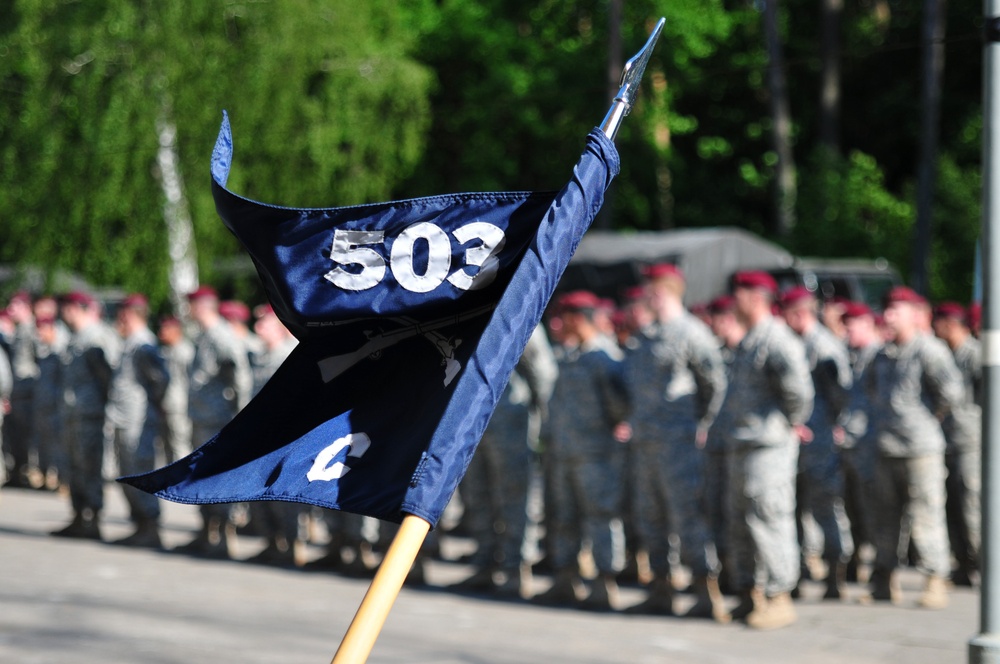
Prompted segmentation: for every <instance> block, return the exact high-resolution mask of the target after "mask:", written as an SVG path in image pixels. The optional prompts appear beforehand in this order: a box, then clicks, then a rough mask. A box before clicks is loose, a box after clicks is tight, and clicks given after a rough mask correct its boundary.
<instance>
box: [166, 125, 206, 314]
mask: <svg viewBox="0 0 1000 664" xmlns="http://www.w3.org/2000/svg"><path fill="white" fill-rule="evenodd" d="M164 106H165V107H164V110H163V112H162V114H161V115H160V117H159V118H158V119H157V122H156V131H157V135H158V138H159V143H160V148H159V151H158V152H157V155H156V162H157V164H158V166H159V171H160V186H161V187H162V189H163V220H164V221H165V222H166V224H167V242H168V246H169V251H170V299H171V301H172V302H173V305H174V310H175V311H176V312H177V313H178V314H182V315H183V314H185V313H186V311H187V298H186V295H187V294H188V293H190V292H192V291H193V290H195V289H196V288H197V287H198V260H197V251H196V249H195V241H194V227H193V226H192V224H191V212H190V209H189V208H188V203H187V198H185V196H184V181H183V179H182V177H181V172H180V164H179V159H178V156H177V145H176V140H177V126H176V125H175V124H174V123H173V121H172V119H171V117H170V111H169V108H168V107H167V105H164Z"/></svg>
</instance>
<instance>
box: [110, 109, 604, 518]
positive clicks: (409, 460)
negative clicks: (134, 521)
mask: <svg viewBox="0 0 1000 664" xmlns="http://www.w3.org/2000/svg"><path fill="white" fill-rule="evenodd" d="M232 145H233V142H232V133H231V130H230V126H229V119H228V117H226V116H225V115H224V116H223V122H222V128H221V130H220V132H219V137H218V140H217V142H216V145H215V150H214V152H213V154H212V177H213V183H212V191H213V194H214V196H215V202H216V208H217V209H218V212H219V215H220V216H221V217H222V219H223V221H224V222H225V224H226V226H228V227H229V229H230V230H231V231H232V232H233V233H234V234H235V235H236V237H237V238H239V240H240V242H242V243H243V246H244V247H245V248H246V250H247V251H248V252H249V254H250V256H251V258H252V259H253V261H254V264H255V265H256V267H257V271H258V273H259V274H260V278H261V280H262V281H263V283H264V287H265V289H266V291H267V295H268V299H269V300H270V302H271V304H272V306H273V307H274V310H275V312H276V313H277V315H278V316H279V318H280V319H281V320H282V322H283V323H284V324H285V325H286V326H287V327H288V328H289V329H290V330H291V331H292V333H293V334H294V335H295V336H296V337H297V338H298V340H299V342H300V343H299V344H298V347H297V348H296V350H295V351H294V352H293V353H292V354H291V356H289V358H288V359H287V360H286V361H285V363H284V364H283V365H282V366H281V368H280V369H279V370H278V371H277V373H275V375H274V376H273V377H272V378H271V380H270V381H269V382H268V383H267V385H265V386H264V388H263V389H262V390H261V391H260V392H259V393H258V394H257V396H256V397H255V398H254V399H253V401H251V402H250V404H249V405H248V406H247V407H246V408H244V409H243V411H242V412H240V413H239V414H238V415H237V416H236V417H235V418H234V419H233V420H232V421H231V422H230V423H229V424H227V425H226V426H225V428H223V429H222V431H220V432H219V433H218V434H217V435H216V436H215V437H213V438H212V439H211V440H209V441H208V442H206V443H205V444H204V445H202V446H201V447H200V448H198V449H197V450H195V451H194V452H193V453H191V454H190V455H188V456H187V457H185V458H183V459H181V460H179V461H177V462H175V463H173V464H171V465H169V466H166V467H164V468H161V469H159V470H155V471H153V472H151V473H147V474H145V475H138V476H133V477H126V478H122V479H121V481H122V482H125V483H128V484H131V485H132V486H135V487H137V488H139V489H142V490H143V491H147V492H150V493H154V494H156V495H157V496H159V497H161V498H165V499H167V500H171V501H175V502H181V503H192V504H205V503H228V502H242V501H253V500H285V501H294V502H301V503H309V504H313V505H320V506H322V507H328V508H332V509H338V510H344V511H348V512H355V513H358V514H364V515H368V516H373V517H376V518H380V519H386V520H390V521H397V522H398V521H400V520H401V519H402V517H403V516H404V514H413V515H416V516H418V517H420V518H422V519H425V520H426V521H428V522H429V523H430V524H431V525H432V526H433V525H436V523H437V521H438V519H439V518H440V516H441V513H442V512H443V511H444V508H445V505H446V504H447V502H448V500H449V499H450V498H451V495H452V494H453V493H454V491H455V488H456V487H457V486H458V483H459V481H460V480H461V478H462V476H463V475H464V474H465V470H466V467H467V466H468V463H469V460H470V459H471V457H472V454H473V452H474V451H475V448H476V445H477V444H478V443H479V440H480V438H481V437H482V435H483V431H484V430H485V428H486V424H487V422H488V421H489V419H490V416H491V415H492V413H493V409H494V408H495V407H496V404H497V401H498V399H499V398H500V395H501V393H502V392H503V389H504V386H505V385H506V383H507V380H508V378H509V377H510V374H511V371H513V369H514V366H515V364H516V363H517V361H518V358H519V357H520V355H521V352H522V351H523V350H524V346H525V344H526V343H527V340H528V337H529V336H530V335H531V332H532V330H533V329H534V328H535V326H536V325H537V324H538V323H539V321H540V320H541V317H542V313H543V311H544V310H545V307H546V305H547V303H548V301H549V298H550V297H551V296H552V292H553V290H554V289H555V286H556V283H557V282H558V281H559V278H560V276H561V275H562V273H563V271H564V270H565V268H566V265H567V263H568V262H569V259H570V257H571V256H572V255H573V252H574V251H575V250H576V247H577V245H578V244H579V242H580V239H581V238H582V237H583V234H584V232H585V231H586V230H587V228H588V227H589V226H590V224H591V222H592V221H593V219H594V217H595V216H596V214H597V212H598V210H599V209H600V207H601V203H602V202H603V200H604V191H605V189H606V188H607V187H608V185H609V184H610V183H611V180H612V178H613V177H614V176H615V175H616V174H617V173H618V168H619V162H618V153H617V151H616V150H615V146H614V144H613V143H612V142H611V141H610V140H609V139H608V138H607V137H606V136H605V135H604V134H603V133H601V132H600V131H598V130H596V129H595V130H594V131H593V132H591V134H590V135H589V136H588V137H587V145H586V149H585V151H584V153H583V156H582V157H581V158H580V161H579V162H578V163H577V165H576V167H575V168H574V169H573V177H572V179H571V180H570V182H569V183H568V184H567V185H566V186H565V187H564V188H563V189H562V190H561V191H559V192H557V193H552V192H548V193H537V192H501V193H473V194H453V195H446V196H433V197H429V198H417V199H411V200H404V201H393V202H388V203H376V204H371V205H359V206H355V207H341V208H330V209H295V208H286V207H278V206H274V205H267V204H264V203H258V202H256V201H252V200H249V199H246V198H243V197H241V196H238V195H236V194H234V193H233V192H231V191H229V190H228V189H226V181H227V179H228V175H229V169H230V165H231V163H232V155H233V149H232Z"/></svg>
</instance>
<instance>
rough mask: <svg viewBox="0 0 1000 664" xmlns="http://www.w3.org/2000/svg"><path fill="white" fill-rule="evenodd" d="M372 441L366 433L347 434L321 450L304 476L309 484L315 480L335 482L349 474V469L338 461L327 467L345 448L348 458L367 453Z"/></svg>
mask: <svg viewBox="0 0 1000 664" xmlns="http://www.w3.org/2000/svg"><path fill="white" fill-rule="evenodd" d="M371 444H372V441H371V438H369V437H368V434H366V433H349V434H347V435H346V436H344V437H342V438H338V439H337V440H335V441H333V444H332V445H330V446H328V447H325V448H323V451H322V452H320V453H319V454H317V455H316V460H315V461H313V465H312V468H310V469H309V472H308V473H307V474H306V478H307V479H308V480H309V481H310V482H315V481H316V480H326V481H330V480H336V479H340V478H341V477H343V476H344V475H346V474H347V473H349V472H350V470H351V469H350V468H348V467H347V466H345V465H344V462H343V461H338V462H337V463H335V464H333V465H328V464H329V463H330V462H331V461H333V460H334V459H335V458H336V457H337V455H338V454H340V452H341V451H342V450H343V449H344V448H345V447H346V448H349V449H348V451H347V456H348V457H354V458H358V457H360V456H361V455H363V454H364V453H365V452H367V451H368V448H369V447H371Z"/></svg>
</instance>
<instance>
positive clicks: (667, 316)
mask: <svg viewBox="0 0 1000 664" xmlns="http://www.w3.org/2000/svg"><path fill="white" fill-rule="evenodd" d="M647 278H648V284H647V286H646V288H647V293H648V298H649V303H650V309H652V311H653V313H654V321H653V323H652V324H651V325H648V326H646V327H645V328H644V329H642V330H640V331H639V332H638V333H637V334H636V335H635V341H636V346H635V348H631V349H629V352H628V353H627V354H626V356H625V376H626V384H627V385H628V388H629V394H630V402H631V413H630V415H629V419H628V423H629V427H630V429H631V431H630V432H629V433H631V436H630V442H629V445H630V448H631V450H630V451H631V453H632V455H633V461H634V465H633V470H634V473H635V474H634V475H633V476H632V477H631V478H630V480H631V481H630V482H629V484H630V488H631V489H632V491H633V501H634V502H633V505H634V506H635V510H636V524H637V526H638V528H639V530H640V532H641V537H642V540H643V542H645V544H646V546H647V547H648V551H649V563H650V568H651V570H652V572H653V580H652V583H651V584H650V588H649V597H648V598H647V599H646V601H644V602H643V603H641V604H639V605H637V606H635V607H632V608H631V609H630V611H633V612H640V613H657V614H664V615H673V613H674V609H673V586H672V584H671V576H672V575H671V572H672V570H671V565H670V560H669V558H670V542H669V535H670V533H671V531H674V532H676V533H677V536H678V538H679V540H680V554H681V562H682V563H683V564H684V565H686V566H687V567H688V568H689V569H690V570H691V574H692V577H693V582H692V585H693V587H694V589H695V592H696V594H697V602H696V603H695V605H694V607H692V609H691V610H690V611H689V612H688V614H687V615H689V616H691V617H702V618H712V617H714V618H715V619H717V620H723V619H725V618H728V613H726V611H725V608H724V606H723V600H722V593H721V592H720V591H719V585H718V574H719V569H720V565H719V560H718V557H717V555H716V550H715V544H714V543H713V542H712V539H711V535H710V532H709V529H708V525H707V524H706V522H705V518H704V515H703V513H702V510H701V508H702V502H701V501H702V498H703V490H704V445H705V441H706V438H707V435H708V428H709V427H710V426H711V424H712V421H713V420H714V419H715V416H716V415H717V414H718V412H719V407H720V406H721V405H722V399H723V397H724V396H725V391H726V376H725V369H724V368H723V364H722V356H721V354H720V353H719V348H718V342H717V341H716V340H715V338H714V337H713V336H712V333H711V331H710V330H709V329H708V328H707V327H705V325H704V324H703V323H702V322H701V321H699V320H698V319H697V318H695V317H694V316H693V315H691V314H690V313H689V312H687V311H686V310H685V309H684V305H683V302H682V298H683V295H684V286H685V283H684V275H683V273H682V272H681V271H680V269H679V268H677V267H675V266H673V265H669V264H662V265H654V266H652V267H651V268H649V269H648V271H647Z"/></svg>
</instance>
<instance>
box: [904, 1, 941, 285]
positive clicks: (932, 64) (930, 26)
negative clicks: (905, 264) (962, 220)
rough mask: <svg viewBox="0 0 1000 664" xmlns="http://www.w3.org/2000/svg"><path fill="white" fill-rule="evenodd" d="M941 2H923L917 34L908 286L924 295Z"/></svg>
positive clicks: (938, 83)
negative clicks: (916, 153)
mask: <svg viewBox="0 0 1000 664" xmlns="http://www.w3.org/2000/svg"><path fill="white" fill-rule="evenodd" d="M944 10H945V0H924V24H923V30H922V34H921V46H922V48H921V77H922V78H921V85H920V108H921V113H920V163H919V166H918V167H917V168H918V171H917V220H916V224H915V225H914V229H913V233H914V235H913V265H912V269H911V271H910V283H911V284H912V285H913V288H914V290H916V291H917V292H918V293H922V294H924V295H926V294H927V292H928V287H929V285H930V275H929V274H928V266H929V263H930V253H931V213H932V211H933V204H934V187H935V184H936V181H937V157H938V138H939V135H940V127H939V125H940V117H941V80H942V78H943V74H944V31H945V20H944V17H945V13H944Z"/></svg>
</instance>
